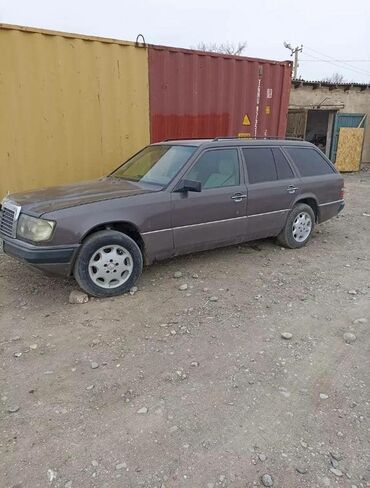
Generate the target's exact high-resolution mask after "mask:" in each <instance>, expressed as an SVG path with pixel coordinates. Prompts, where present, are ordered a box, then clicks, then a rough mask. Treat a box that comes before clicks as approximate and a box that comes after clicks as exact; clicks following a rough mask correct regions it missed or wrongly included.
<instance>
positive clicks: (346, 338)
mask: <svg viewBox="0 0 370 488" xmlns="http://www.w3.org/2000/svg"><path fill="white" fill-rule="evenodd" d="M356 339H357V337H356V336H355V334H352V332H346V333H345V334H343V340H344V342H345V343H346V344H352V343H353V342H355V340H356Z"/></svg>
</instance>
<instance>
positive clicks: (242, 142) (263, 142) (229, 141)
mask: <svg viewBox="0 0 370 488" xmlns="http://www.w3.org/2000/svg"><path fill="white" fill-rule="evenodd" d="M163 144H165V145H171V146H196V147H201V146H204V147H218V146H223V147H224V146H277V145H279V146H297V145H299V146H308V147H312V146H313V144H311V143H310V142H307V141H303V140H301V139H281V138H273V139H270V138H268V139H267V138H266V139H263V138H261V139H252V138H247V137H244V138H242V137H224V138H223V137H216V138H215V139H166V140H165V141H162V142H156V143H154V145H163Z"/></svg>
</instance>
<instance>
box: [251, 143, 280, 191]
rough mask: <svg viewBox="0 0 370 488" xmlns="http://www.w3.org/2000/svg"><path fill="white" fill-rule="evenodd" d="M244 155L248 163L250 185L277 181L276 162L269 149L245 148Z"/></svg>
mask: <svg viewBox="0 0 370 488" xmlns="http://www.w3.org/2000/svg"><path fill="white" fill-rule="evenodd" d="M243 154H244V158H245V161H246V163H247V172H248V180H249V183H262V182H266V181H276V180H277V172H276V166H275V160H274V156H273V154H272V151H271V149H270V148H269V147H248V148H243Z"/></svg>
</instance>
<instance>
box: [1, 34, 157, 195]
mask: <svg viewBox="0 0 370 488" xmlns="http://www.w3.org/2000/svg"><path fill="white" fill-rule="evenodd" d="M0 53H1V55H0V107H1V108H0V199H1V198H2V196H4V195H5V194H6V193H7V192H8V191H9V192H14V191H21V190H26V189H30V188H35V187H40V186H48V185H54V184H60V183H69V182H73V181H78V180H83V179H90V178H96V177H100V176H102V175H104V174H106V173H107V172H108V171H111V170H112V169H113V168H115V167H116V166H117V165H118V164H119V163H120V162H121V161H123V160H125V159H127V158H128V157H129V156H131V155H132V154H133V153H134V152H136V151H138V150H139V149H140V148H141V147H142V146H145V145H146V144H148V143H149V94H148V53H147V49H146V48H141V47H135V44H133V43H128V42H122V41H116V40H112V39H100V38H93V37H86V36H78V35H74V34H66V33H60V32H52V31H44V30H40V29H31V28H22V27H17V26H4V25H1V26H0Z"/></svg>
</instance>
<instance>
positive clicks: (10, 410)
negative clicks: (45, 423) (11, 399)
mask: <svg viewBox="0 0 370 488" xmlns="http://www.w3.org/2000/svg"><path fill="white" fill-rule="evenodd" d="M20 408H21V407H19V406H18V405H12V406H10V407H8V413H16V412H18V411H19V409H20Z"/></svg>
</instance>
